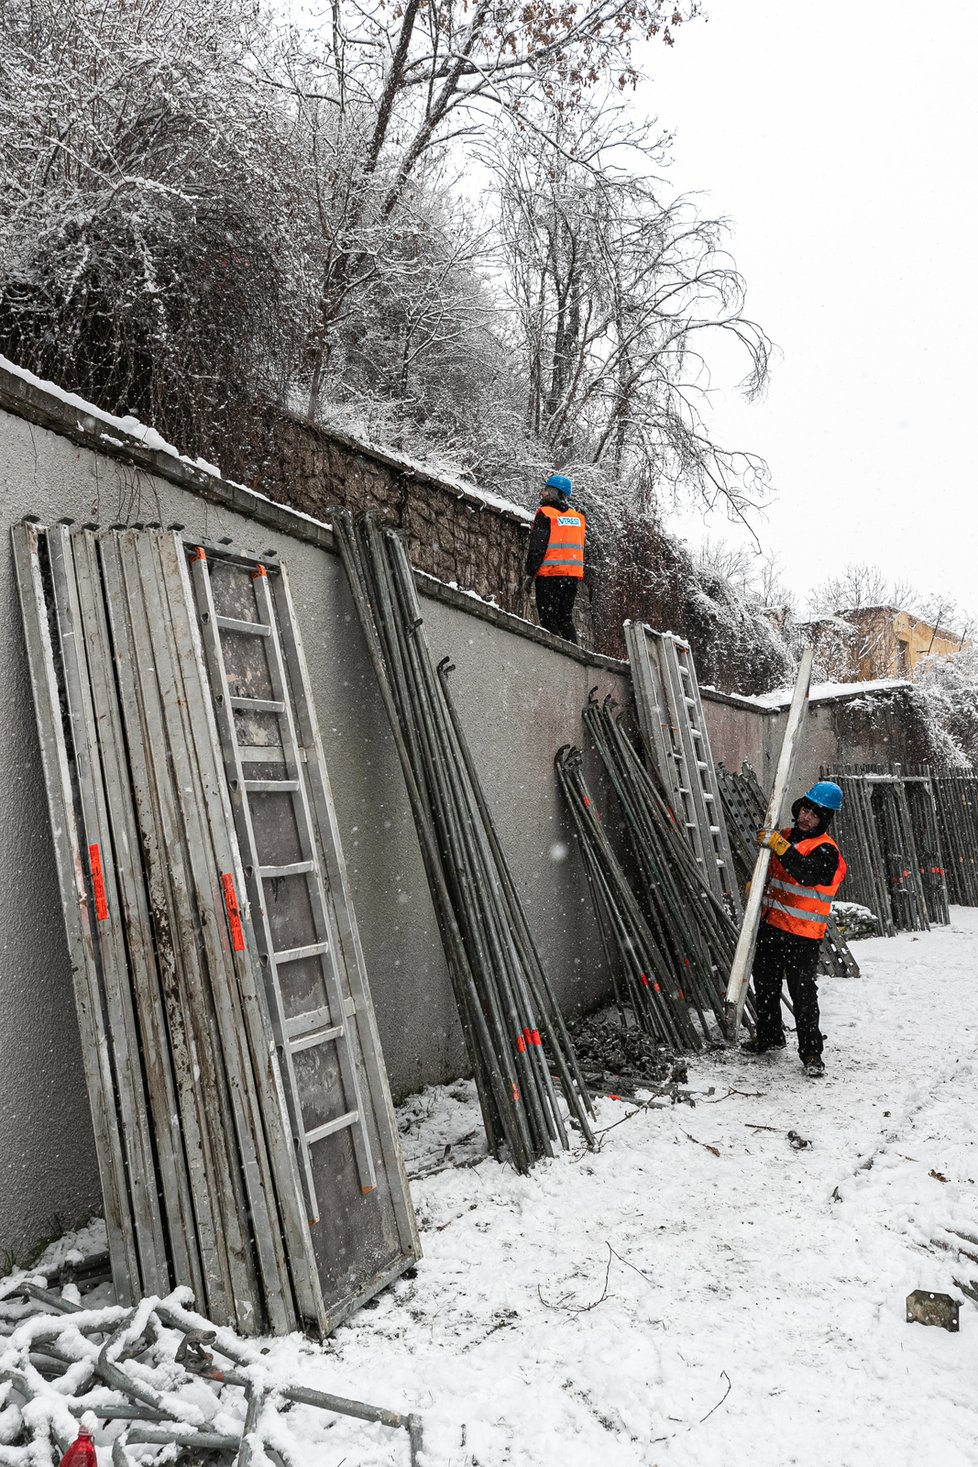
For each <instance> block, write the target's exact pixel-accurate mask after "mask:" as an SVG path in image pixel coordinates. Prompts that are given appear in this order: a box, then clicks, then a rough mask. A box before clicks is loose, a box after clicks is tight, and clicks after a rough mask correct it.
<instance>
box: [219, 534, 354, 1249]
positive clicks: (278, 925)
mask: <svg viewBox="0 0 978 1467" xmlns="http://www.w3.org/2000/svg"><path fill="white" fill-rule="evenodd" d="M215 563H216V565H217V567H218V575H219V577H221V584H220V585H219V587H218V592H219V595H220V599H221V601H222V605H223V604H224V603H225V602H226V601H227V600H228V599H229V598H231V599H233V601H234V605H233V608H232V607H229V606H226V605H225V607H224V612H220V611H219V610H218V606H217V599H218V598H217V597H216V595H215V584H214V574H213V571H212V566H213V565H214V564H215ZM190 571H191V579H192V582H193V586H194V592H195V595H196V600H197V608H198V614H199V616H200V621H201V630H202V637H203V644H204V655H205V659H206V663H207V670H208V676H209V678H210V681H211V685H212V689H213V692H214V702H215V714H216V718H217V727H218V736H219V739H220V744H221V751H222V754H223V758H224V762H225V767H226V770H227V774H228V780H229V784H230V791H231V805H232V809H233V812H234V819H235V825H236V828H237V833H238V840H239V842H240V846H241V850H242V855H243V859H244V864H245V880H246V885H247V891H248V901H249V903H250V909H251V911H250V915H251V921H252V925H253V927H254V930H255V933H256V936H257V939H258V943H259V948H260V958H261V962H262V967H263V971H264V976H265V988H266V996H267V999H268V1004H269V1010H270V1016H271V1022H272V1030H273V1033H274V1036H275V1042H276V1047H277V1049H278V1053H279V1059H280V1064H281V1066H282V1070H283V1076H284V1079H285V1092H286V1103H287V1106H288V1112H289V1118H290V1122H291V1125H292V1133H293V1143H294V1145H295V1148H296V1155H297V1159H298V1161H299V1166H300V1171H301V1174H302V1178H303V1185H304V1189H305V1194H306V1203H307V1206H308V1209H309V1217H310V1220H311V1221H313V1222H315V1221H317V1220H318V1219H319V1217H320V1214H321V1211H322V1203H323V1201H324V1199H319V1198H317V1192H316V1181H315V1168H314V1165H313V1159H312V1154H311V1153H312V1148H313V1146H315V1145H316V1143H317V1142H320V1141H323V1140H325V1139H326V1138H327V1137H329V1136H332V1135H335V1134H337V1133H338V1132H341V1131H346V1130H348V1131H349V1132H350V1134H351V1139H352V1143H353V1148H354V1153H355V1157H356V1166H357V1172H358V1175H359V1181H360V1190H361V1193H362V1194H363V1195H367V1194H369V1193H371V1192H373V1191H374V1190H375V1189H376V1185H377V1181H376V1174H375V1171H374V1163H373V1158H372V1155H371V1149H370V1142H369V1137H368V1132H367V1125H366V1115H365V1111H364V1105H363V1099H362V1096H361V1091H360V1082H359V1078H358V1074H357V1063H356V1054H355V1051H354V1047H353V1046H354V1036H355V1026H356V1023H357V1018H358V1014H359V1013H360V1009H361V1005H359V1004H358V997H357V995H356V993H352V994H351V996H349V997H344V995H343V993H342V991H341V988H340V982H339V976H338V972H337V954H338V951H339V946H340V938H339V934H338V932H337V925H336V921H335V920H334V912H333V909H332V908H333V903H331V901H330V900H329V895H328V891H329V887H330V883H329V879H328V873H327V872H326V871H325V870H324V867H323V862H322V859H321V856H320V850H319V842H318V840H317V833H316V831H317V822H318V825H319V828H320V829H322V828H324V824H323V823H324V821H325V822H327V825H331V824H332V823H333V822H332V820H331V819H330V812H329V811H328V810H327V809H324V808H317V805H319V806H322V805H323V803H324V801H325V799H326V796H327V792H326V791H325V790H324V789H323V787H322V785H321V784H320V783H319V782H317V781H311V780H310V778H309V773H310V769H309V766H310V765H311V764H312V762H313V760H312V758H311V757H309V756H311V755H312V754H313V753H314V752H315V751H314V749H313V748H312V747H311V739H312V737H313V735H314V721H313V714H312V710H311V708H310V707H309V705H308V697H307V692H306V689H305V687H304V686H303V681H302V679H301V678H294V679H293V680H292V681H291V683H290V681H289V678H288V674H287V664H288V665H290V666H295V664H296V659H297V657H298V655H299V652H298V648H297V647H296V645H295V630H294V621H293V619H292V616H291V615H289V614H286V615H284V616H283V615H282V614H281V612H280V608H279V607H278V606H277V605H276V602H275V599H273V593H272V590H271V587H270V581H271V580H272V578H273V577H274V579H275V580H276V581H277V582H278V583H279V586H280V588H281V589H282V590H283V591H284V589H285V588H284V587H282V586H281V583H282V575H283V572H282V570H281V568H280V567H277V566H276V567H272V568H271V575H270V574H269V569H268V568H266V566H265V565H264V564H263V563H261V562H259V561H251V560H249V559H248V558H246V557H239V556H235V555H231V554H228V555H227V556H221V555H219V554H216V553H215V552H214V551H210V552H205V551H204V550H203V549H202V548H200V547H197V548H195V549H194V550H193V551H192V553H191V560H190ZM235 581H237V582H238V583H239V584H237V585H236V584H235ZM241 583H243V585H242V584H241ZM249 583H250V589H251V591H252V593H253V594H251V595H248V594H247V593H246V592H245V593H244V594H242V592H243V587H244V586H247V585H248V584H249ZM232 609H233V610H234V611H235V612H236V613H237V614H235V615H230V614H225V613H226V612H228V611H230V610H232ZM289 610H290V608H289ZM293 705H294V707H295V716H293ZM297 725H298V727H297ZM300 730H301V732H300ZM303 735H305V736H304V737H303ZM331 895H332V898H333V902H335V901H336V898H337V895H338V894H337V892H336V891H335V890H333V891H332V893H331ZM303 929H307V930H303ZM368 1048H369V1046H364V1049H365V1050H366V1049H368ZM333 1056H335V1060H336V1067H337V1069H338V1077H339V1089H340V1092H341V1094H342V1096H343V1108H341V1109H340V1110H339V1111H337V1112H335V1113H333V1114H330V1115H326V1114H323V1113H322V1103H323V1096H324V1095H326V1094H327V1093H330V1092H331V1091H332V1090H333V1089H335V1088H336V1087H335V1085H333V1084H332V1080H333V1078H334V1076H333V1066H332V1057H333ZM317 1092H318V1096H317ZM313 1110H315V1111H316V1112H317V1113H316V1114H315V1115H310V1112H311V1111H313Z"/></svg>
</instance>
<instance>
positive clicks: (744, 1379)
mask: <svg viewBox="0 0 978 1467" xmlns="http://www.w3.org/2000/svg"><path fill="white" fill-rule="evenodd" d="M856 951H857V954H858V958H859V962H860V964H861V965H862V969H863V976H862V977H861V978H860V979H843V978H826V979H823V980H822V981H821V993H822V1000H823V1029H824V1030H825V1033H826V1035H827V1046H826V1061H827V1066H828V1073H827V1075H826V1078H825V1079H824V1080H821V1081H818V1080H810V1079H808V1078H807V1077H806V1076H805V1075H804V1074H803V1072H802V1071H801V1069H800V1067H799V1065H798V1062H797V1058H796V1056H795V1055H794V1052H793V1050H792V1049H791V1048H789V1049H788V1050H786V1051H785V1052H783V1053H779V1054H775V1055H767V1056H764V1057H763V1058H762V1059H760V1060H748V1059H746V1058H744V1057H741V1056H739V1055H731V1054H726V1053H721V1054H715V1055H710V1056H706V1057H701V1058H697V1059H695V1060H694V1061H692V1062H691V1064H690V1087H691V1088H692V1090H693V1091H694V1092H695V1095H696V1104H695V1106H694V1107H689V1106H687V1105H678V1106H676V1107H674V1108H671V1109H654V1110H648V1111H636V1110H635V1108H634V1107H633V1106H630V1105H628V1106H625V1105H622V1104H620V1103H616V1102H613V1101H610V1100H604V1101H602V1102H600V1104H599V1114H598V1126H599V1127H600V1129H601V1133H602V1134H601V1137H600V1147H599V1149H598V1150H597V1152H596V1153H588V1152H586V1151H585V1150H583V1149H578V1150H577V1151H575V1152H574V1153H572V1154H570V1155H567V1156H562V1157H560V1158H558V1159H556V1160H554V1161H552V1162H549V1163H544V1164H542V1165H540V1166H539V1167H538V1168H537V1169H536V1170H535V1171H534V1173H533V1174H532V1175H531V1176H529V1177H518V1176H516V1175H514V1173H513V1172H512V1171H510V1170H508V1169H507V1168H505V1167H500V1166H498V1165H497V1164H496V1163H494V1162H493V1161H491V1160H488V1159H486V1160H484V1161H482V1162H481V1163H480V1164H478V1165H474V1166H473V1165H471V1164H470V1165H467V1166H465V1167H462V1168H452V1169H447V1170H442V1171H438V1170H437V1167H438V1165H439V1163H440V1161H441V1159H442V1157H443V1155H444V1150H445V1146H446V1145H450V1146H451V1155H452V1156H453V1157H457V1156H462V1157H467V1158H468V1159H469V1161H471V1159H472V1156H473V1155H477V1152H478V1147H479V1144H480V1142H479V1127H478V1112H477V1109H476V1108H475V1106H474V1103H473V1102H472V1099H471V1090H470V1088H469V1087H466V1086H453V1087H448V1088H446V1089H442V1090H440V1091H436V1092H428V1094H427V1095H426V1096H424V1097H420V1098H418V1099H417V1100H415V1101H414V1102H412V1105H411V1108H410V1109H409V1110H408V1111H407V1112H404V1113H403V1114H404V1115H405V1121H406V1124H407V1129H408V1136H407V1143H408V1145H407V1150H408V1155H409V1169H410V1170H411V1171H412V1172H413V1173H418V1172H427V1173H428V1175H426V1176H423V1177H422V1178H421V1179H420V1180H418V1181H416V1182H415V1183H414V1184H413V1193H414V1199H415V1204H416V1207H417V1209H418V1216H419V1221H420V1224H421V1228H422V1242H423V1247H424V1254H425V1256H424V1259H423V1261H422V1262H421V1263H420V1265H419V1266H418V1269H417V1274H416V1277H414V1278H413V1279H410V1280H407V1279H405V1280H402V1281H400V1282H399V1283H398V1284H396V1285H395V1286H394V1287H393V1288H392V1289H390V1290H388V1292H387V1293H386V1294H385V1295H384V1296H383V1297H382V1298H381V1299H380V1300H379V1301H378V1302H377V1303H376V1306H375V1307H374V1308H372V1309H370V1308H368V1309H366V1310H363V1311H361V1312H360V1313H359V1314H358V1315H357V1316H356V1317H355V1318H354V1319H353V1320H352V1321H350V1322H349V1323H348V1324H347V1325H345V1326H344V1327H342V1328H341V1329H340V1330H339V1331H338V1332H337V1333H336V1334H335V1336H334V1337H333V1338H332V1339H331V1340H330V1341H329V1342H328V1343H327V1345H326V1346H325V1348H324V1349H322V1348H314V1347H311V1346H308V1345H303V1344H300V1343H299V1342H298V1341H297V1340H296V1339H294V1338H293V1339H291V1340H286V1341H278V1342H275V1343H274V1344H273V1345H272V1351H271V1356H270V1360H269V1363H270V1365H272V1367H273V1369H281V1370H284V1371H286V1372H288V1374H289V1376H290V1378H292V1379H298V1378H300V1377H301V1379H302V1380H303V1381H304V1382H306V1383H309V1384H313V1385H318V1386H319V1387H320V1388H322V1389H329V1390H334V1391H340V1392H346V1393H349V1394H350V1395H354V1396H359V1397H360V1398H361V1399H366V1400H374V1401H377V1402H378V1403H380V1404H385V1405H389V1406H392V1407H394V1408H410V1409H417V1410H419V1411H421V1412H422V1413H423V1414H424V1418H425V1438H426V1452H425V1462H426V1467H500V1464H503V1463H514V1464H521V1467H538V1464H539V1467H595V1464H599V1467H714V1464H715V1467H721V1464H722V1467H741V1464H743V1467H786V1464H798V1467H857V1464H858V1467H875V1464H880V1467H884V1464H885V1467H910V1464H911V1463H913V1464H915V1467H917V1464H930V1463H934V1464H937V1463H940V1464H942V1467H957V1464H978V1392H976V1389H975V1387H976V1381H978V1307H976V1306H975V1305H974V1304H973V1303H971V1302H970V1301H968V1300H967V1299H963V1303H962V1309H961V1331H960V1333H959V1334H956V1335H955V1334H950V1333H947V1332H946V1331H944V1330H942V1329H936V1328H925V1327H924V1326H921V1325H918V1324H908V1323H907V1322H906V1319H905V1308H904V1305H905V1299H906V1296H907V1294H909V1293H910V1292H911V1290H913V1289H916V1288H927V1289H932V1290H936V1291H942V1292H948V1293H951V1294H952V1295H954V1296H955V1297H956V1298H963V1296H962V1295H961V1294H960V1292H959V1290H957V1289H956V1288H955V1287H954V1284H953V1278H954V1277H958V1278H964V1279H975V1278H978V1261H976V1262H971V1261H969V1260H968V1258H967V1257H963V1256H961V1255H960V1254H959V1253H958V1251H957V1248H958V1246H960V1247H961V1248H963V1249H967V1250H969V1251H971V1252H973V1253H975V1254H976V1255H978V1246H976V1245H975V1244H974V1243H972V1244H969V1243H968V1242H966V1241H963V1240H962V1239H961V1238H959V1237H956V1236H954V1234H953V1233H951V1232H949V1230H957V1231H958V1232H960V1233H965V1234H970V1235H972V1236H973V1237H974V1236H978V1216H976V1207H975V1196H976V1188H975V1179H976V1176H978V1172H976V1169H978V1150H976V1110H975V1087H976V1079H978V1073H976V1072H978V1061H976V1039H978V981H976V976H978V975H976V968H978V961H976V960H978V911H974V910H969V909H965V908H953V909H952V924H951V926H950V928H944V929H935V930H934V931H932V932H930V933H926V934H921V935H919V936H911V935H909V934H904V935H902V936H900V937H897V938H895V939H882V938H880V939H872V940H869V941H865V942H861V943H859V944H858V947H857V949H856ZM789 1131H795V1132H796V1133H798V1134H799V1135H800V1136H801V1137H803V1138H805V1139H807V1140H809V1141H810V1143H811V1144H810V1146H809V1147H807V1148H804V1149H801V1150H795V1149H793V1148H792V1146H791V1144H790V1142H789V1141H788V1139H787V1133H788V1132H789ZM455 1142H459V1143H460V1144H459V1145H455V1144H453V1143H455ZM947 1249H950V1251H946V1250H947ZM307 1430H308V1432H309V1441H310V1448H311V1455H310V1457H309V1464H310V1467H312V1463H314V1462H315V1463H316V1464H317V1467H340V1464H341V1463H343V1464H344V1467H380V1464H388V1463H390V1464H398V1463H402V1462H405V1463H406V1461H407V1451H406V1446H405V1444H404V1441H403V1438H402V1437H400V1436H398V1435H396V1434H393V1433H390V1432H386V1431H384V1430H383V1429H382V1428H379V1427H378V1428H373V1427H362V1426H359V1425H356V1424H354V1423H347V1422H337V1423H336V1424H335V1425H333V1426H330V1427H329V1428H326V1426H325V1421H324V1419H323V1418H321V1417H320V1418H318V1419H317V1420H315V1421H313V1420H312V1419H310V1420H309V1422H308V1423H307Z"/></svg>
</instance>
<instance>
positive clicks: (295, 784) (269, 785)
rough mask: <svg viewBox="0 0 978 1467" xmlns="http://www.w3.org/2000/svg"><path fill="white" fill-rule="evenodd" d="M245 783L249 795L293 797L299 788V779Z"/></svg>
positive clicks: (250, 781)
mask: <svg viewBox="0 0 978 1467" xmlns="http://www.w3.org/2000/svg"><path fill="white" fill-rule="evenodd" d="M243 783H244V787H245V789H246V790H247V792H248V794H249V795H291V794H294V793H295V791H296V790H297V789H298V788H299V781H298V780H297V779H246V780H244V781H243Z"/></svg>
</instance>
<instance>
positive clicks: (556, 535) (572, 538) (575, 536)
mask: <svg viewBox="0 0 978 1467" xmlns="http://www.w3.org/2000/svg"><path fill="white" fill-rule="evenodd" d="M538 512H539V513H540V514H545V515H546V516H547V519H548V520H549V521H550V539H549V541H548V542H547V553H546V555H545V556H544V557H543V564H542V565H541V566H540V569H539V570H538V571H537V575H538V576H575V577H576V578H577V579H578V580H581V579H582V578H583V576H584V531H585V522H584V516H583V515H582V514H581V512H580V510H579V509H565V510H560V509H555V508H554V506H553V505H552V504H541V506H540V509H539V511H538Z"/></svg>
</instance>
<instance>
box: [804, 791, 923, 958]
mask: <svg viewBox="0 0 978 1467" xmlns="http://www.w3.org/2000/svg"><path fill="white" fill-rule="evenodd" d="M822 774H823V777H827V778H830V779H834V780H837V781H838V783H839V784H840V785H841V786H842V789H843V791H844V792H845V805H844V807H843V810H844V816H843V824H844V829H845V838H846V846H845V850H846V858H847V860H848V861H849V875H848V876H847V877H846V883H847V891H846V894H847V896H848V897H849V899H850V900H852V901H860V902H862V903H863V905H864V906H867V907H869V908H870V909H871V910H872V911H873V912H875V913H876V914H877V916H878V917H879V918H880V920H881V922H882V924H883V927H884V931H885V934H886V936H887V937H892V936H894V934H895V933H896V932H926V931H928V930H929V927H930V924H931V922H936V923H947V922H948V921H949V916H950V914H949V910H948V893H947V885H946V883H945V871H944V861H943V858H942V856H941V842H942V835H943V832H942V831H941V828H940V820H939V813H938V802H937V800H936V797H935V792H934V789H933V781H932V777H931V771H930V767H929V765H926V764H921V765H906V766H905V765H902V764H889V765H885V764H859V765H837V766H835V767H834V768H831V769H828V770H825V769H823V771H822Z"/></svg>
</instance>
